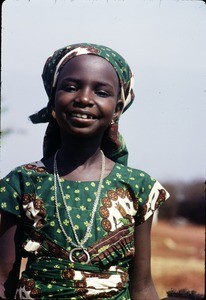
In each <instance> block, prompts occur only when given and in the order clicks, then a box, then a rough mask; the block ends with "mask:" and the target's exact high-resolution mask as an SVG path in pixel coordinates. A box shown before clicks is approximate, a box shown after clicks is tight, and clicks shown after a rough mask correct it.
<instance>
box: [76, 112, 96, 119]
mask: <svg viewBox="0 0 206 300" xmlns="http://www.w3.org/2000/svg"><path fill="white" fill-rule="evenodd" d="M71 116H72V117H75V118H79V119H84V120H85V119H89V120H93V119H96V117H94V116H91V115H87V114H80V113H72V114H71Z"/></svg>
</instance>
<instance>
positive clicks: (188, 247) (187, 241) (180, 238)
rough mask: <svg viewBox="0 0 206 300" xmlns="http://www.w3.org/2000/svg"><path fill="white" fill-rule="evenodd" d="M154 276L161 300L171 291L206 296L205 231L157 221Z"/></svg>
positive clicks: (154, 246)
mask: <svg viewBox="0 0 206 300" xmlns="http://www.w3.org/2000/svg"><path fill="white" fill-rule="evenodd" d="M152 273H153V279H154V282H155V286H156V289H157V291H158V294H159V296H160V297H161V298H163V297H165V296H166V291H169V290H170V289H175V290H176V289H188V290H196V291H197V292H198V293H201V294H204V293H205V285H204V282H205V278H204V276H205V228H204V226H196V225H192V224H187V223H183V224H181V225H180V224H178V223H174V222H173V223H169V222H162V221H158V223H157V224H155V225H153V229H152Z"/></svg>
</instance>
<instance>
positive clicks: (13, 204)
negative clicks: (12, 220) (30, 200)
mask: <svg viewBox="0 0 206 300" xmlns="http://www.w3.org/2000/svg"><path fill="white" fill-rule="evenodd" d="M0 210H3V211H5V212H9V213H11V214H13V215H15V216H17V217H21V212H22V207H21V180H20V176H19V172H18V169H14V170H13V171H11V172H10V173H9V174H8V175H7V176H6V177H4V178H3V179H1V180H0Z"/></svg>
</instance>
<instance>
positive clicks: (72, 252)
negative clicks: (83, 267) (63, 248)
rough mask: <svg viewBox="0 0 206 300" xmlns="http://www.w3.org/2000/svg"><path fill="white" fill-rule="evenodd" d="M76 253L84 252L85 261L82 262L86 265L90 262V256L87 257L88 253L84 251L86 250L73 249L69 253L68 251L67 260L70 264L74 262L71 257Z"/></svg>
mask: <svg viewBox="0 0 206 300" xmlns="http://www.w3.org/2000/svg"><path fill="white" fill-rule="evenodd" d="M77 251H83V252H84V254H86V257H87V258H86V260H85V261H84V262H85V263H86V264H88V263H89V262H90V255H89V252H88V251H87V250H86V249H84V248H74V249H72V250H71V251H70V253H69V259H70V261H71V262H75V259H74V256H73V254H74V253H75V252H77Z"/></svg>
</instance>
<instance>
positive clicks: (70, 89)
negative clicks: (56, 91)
mask: <svg viewBox="0 0 206 300" xmlns="http://www.w3.org/2000/svg"><path fill="white" fill-rule="evenodd" d="M63 89H64V91H66V92H68V93H74V92H76V91H77V90H78V87H77V86H76V85H74V84H67V85H66V86H64V88H63Z"/></svg>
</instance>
